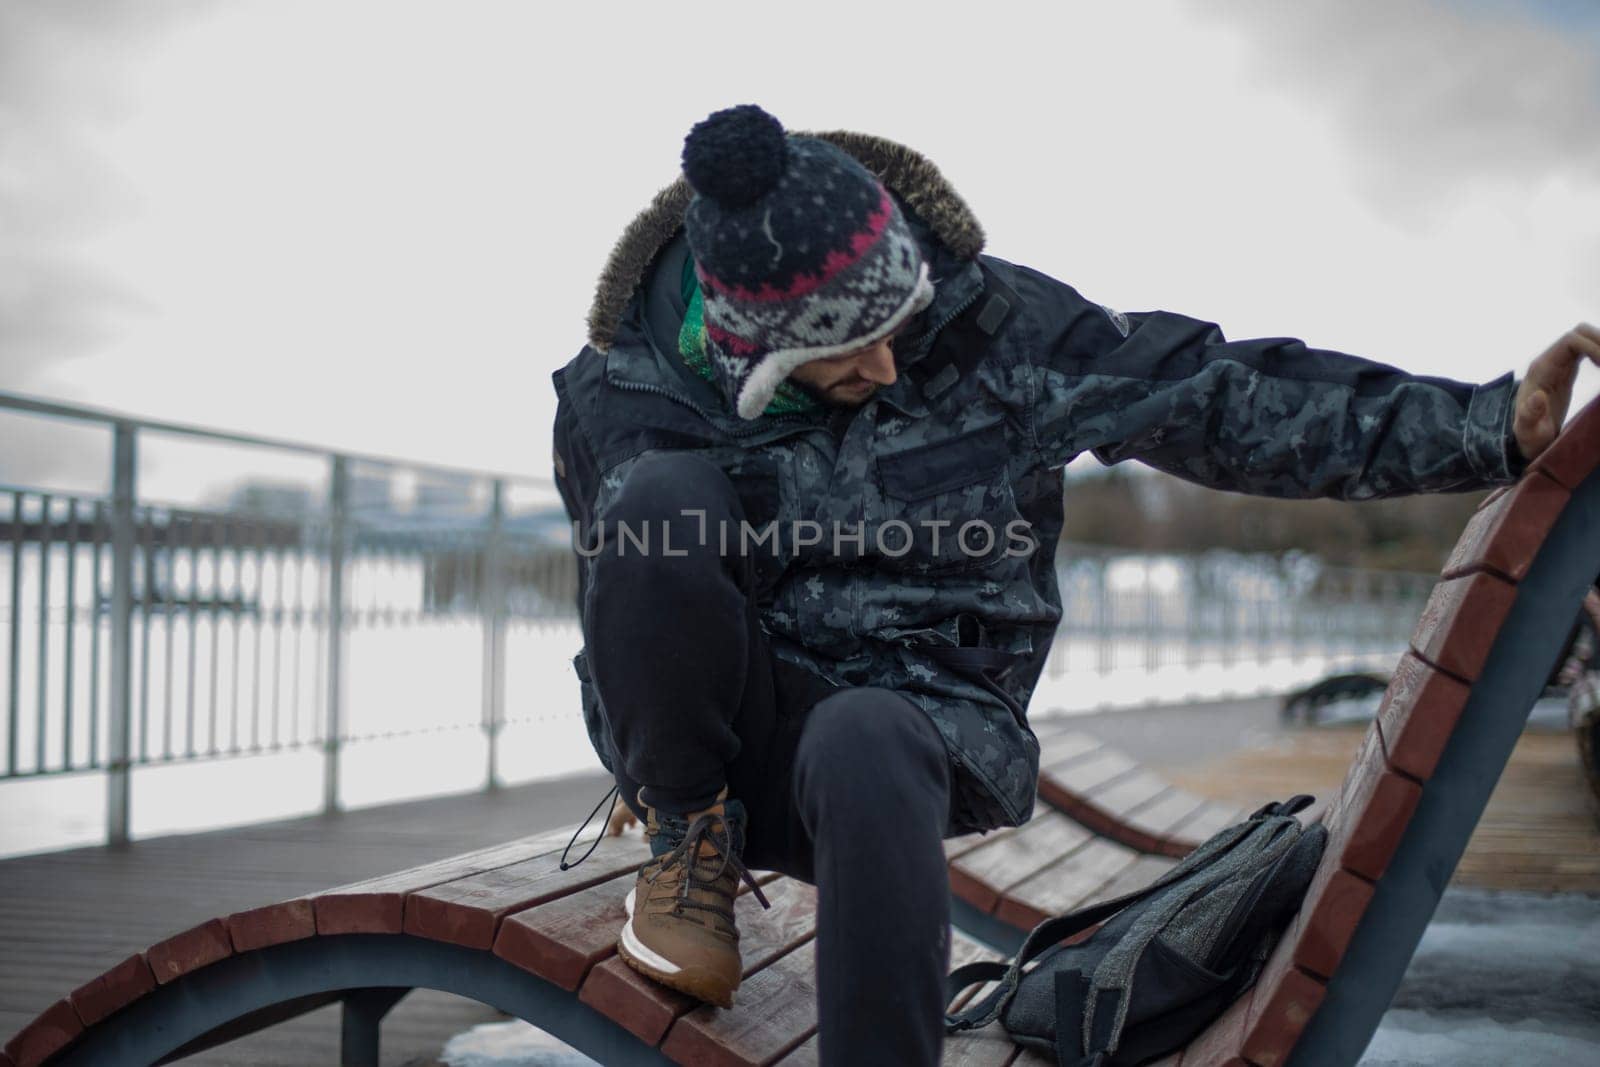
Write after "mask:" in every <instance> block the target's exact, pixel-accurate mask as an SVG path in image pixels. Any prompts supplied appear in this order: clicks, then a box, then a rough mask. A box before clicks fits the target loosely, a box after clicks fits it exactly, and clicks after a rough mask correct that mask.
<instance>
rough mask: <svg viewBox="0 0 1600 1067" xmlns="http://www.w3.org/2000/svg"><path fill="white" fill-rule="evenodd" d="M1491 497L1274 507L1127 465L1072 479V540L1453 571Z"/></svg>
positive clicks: (1281, 503)
mask: <svg viewBox="0 0 1600 1067" xmlns="http://www.w3.org/2000/svg"><path fill="white" fill-rule="evenodd" d="M1486 495H1487V494H1486V493H1484V492H1472V493H1430V494H1425V495H1421V496H1408V497H1396V498H1393V499H1388V500H1365V501H1341V500H1274V499H1271V498H1268V497H1257V496H1246V495H1244V494H1242V493H1230V492H1219V491H1217V490H1215V489H1205V488H1201V487H1200V486H1197V485H1193V484H1191V483H1189V482H1185V481H1182V480H1181V479H1178V478H1175V477H1173V476H1171V475H1168V474H1163V473H1161V472H1159V471H1155V470H1151V469H1149V468H1137V469H1136V468H1134V467H1132V466H1131V465H1119V466H1115V467H1110V468H1105V469H1103V470H1094V471H1087V472H1084V473H1082V474H1077V473H1076V472H1074V475H1073V476H1072V477H1070V478H1069V479H1068V481H1067V489H1066V525H1065V528H1064V530H1063V534H1062V536H1063V537H1064V538H1066V539H1067V540H1069V541H1075V542H1079V543H1086V544H1098V545H1111V546H1116V547H1119V548H1135V549H1144V550H1148V551H1156V552H1177V553H1189V552H1200V551H1203V550H1205V549H1211V548H1228V549H1233V550H1235V551H1240V552H1268V553H1282V552H1288V551H1292V550H1300V551H1303V552H1311V553H1314V554H1315V555H1317V556H1320V557H1321V558H1323V559H1325V560H1327V561H1328V562H1330V563H1340V564H1347V565H1350V566H1360V567H1376V568H1387V569H1394V570H1407V571H1420V572H1424V573H1427V572H1435V571H1438V570H1439V568H1440V567H1442V566H1443V564H1444V561H1445V557H1447V556H1448V555H1449V554H1450V549H1451V548H1452V547H1454V545H1455V543H1456V539H1457V538H1458V537H1460V535H1461V530H1462V527H1464V526H1465V525H1466V523H1467V520H1468V519H1470V518H1471V517H1472V513H1473V511H1474V510H1475V509H1476V508H1477V506H1478V504H1479V503H1480V502H1481V501H1482V500H1483V498H1484V497H1485V496H1486Z"/></svg>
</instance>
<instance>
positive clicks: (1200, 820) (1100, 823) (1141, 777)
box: [1036, 722, 1284, 857]
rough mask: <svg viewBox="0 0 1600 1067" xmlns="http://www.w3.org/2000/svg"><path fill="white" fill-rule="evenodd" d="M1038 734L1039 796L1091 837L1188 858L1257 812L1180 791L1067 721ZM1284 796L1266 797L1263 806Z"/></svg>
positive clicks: (1049, 725) (1041, 728) (1044, 726)
mask: <svg viewBox="0 0 1600 1067" xmlns="http://www.w3.org/2000/svg"><path fill="white" fill-rule="evenodd" d="M1036 732H1037V733H1038V737H1039V748H1040V752H1039V799H1040V800H1042V801H1044V802H1045V803H1046V804H1048V805H1049V806H1050V807H1052V808H1054V809H1055V810H1057V811H1059V812H1061V813H1062V814H1064V815H1066V816H1067V817H1068V818H1070V819H1072V820H1073V821H1074V822H1077V823H1079V824H1080V825H1082V826H1083V827H1084V828H1085V829H1087V830H1089V831H1090V832H1092V833H1095V834H1099V835H1100V836H1102V837H1106V838H1110V839H1111V840H1112V841H1116V842H1118V843H1120V844H1122V845H1125V846H1127V847H1128V848H1130V849H1133V850H1134V851H1136V852H1146V853H1151V854H1153V855H1157V856H1172V857H1181V856H1186V855H1188V854H1189V853H1190V852H1192V851H1193V850H1194V847H1195V846H1196V845H1198V844H1199V843H1200V842H1202V841H1204V840H1205V839H1206V838H1208V837H1210V836H1211V835H1212V834H1214V833H1216V832H1217V831H1218V830H1220V829H1222V828H1223V827H1225V826H1231V825H1233V824H1234V823H1236V822H1238V821H1239V820H1240V819H1242V818H1244V817H1245V816H1246V815H1248V814H1249V813H1250V812H1249V811H1242V810H1240V809H1237V808H1235V807H1233V806H1232V805H1228V804H1217V803H1215V802H1213V801H1210V800H1207V799H1206V798H1204V797H1201V796H1197V795H1195V794H1194V793H1190V792H1186V791H1185V790H1182V789H1179V788H1177V787H1176V786H1174V785H1173V784H1172V783H1170V782H1167V781H1165V780H1163V779H1162V778H1161V776H1160V775H1157V774H1154V773H1152V772H1151V771H1148V770H1145V769H1144V768H1143V767H1141V766H1140V765H1139V764H1138V762H1137V761H1136V760H1134V759H1133V758H1131V757H1130V756H1128V755H1126V754H1125V753H1122V752H1119V751H1117V750H1116V749H1115V748H1112V747H1111V746H1109V745H1105V744H1102V743H1101V742H1100V741H1099V740H1098V739H1096V738H1094V737H1092V736H1090V735H1089V734H1086V733H1083V732H1081V731H1078V730H1074V729H1072V728H1071V726H1069V725H1067V724H1063V723H1059V722H1056V723H1049V722H1047V723H1043V724H1041V725H1040V726H1039V727H1038V729H1037V731H1036ZM1282 799H1284V798H1282V797H1262V798H1261V802H1262V803H1263V804H1264V803H1266V802H1267V801H1269V800H1282ZM1257 806H1258V807H1259V805H1257ZM1250 810H1251V811H1253V810H1255V809H1254V808H1251V809H1250Z"/></svg>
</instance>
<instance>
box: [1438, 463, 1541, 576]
mask: <svg viewBox="0 0 1600 1067" xmlns="http://www.w3.org/2000/svg"><path fill="white" fill-rule="evenodd" d="M1571 495H1572V494H1571V493H1569V492H1568V491H1567V490H1566V489H1565V488H1563V487H1562V486H1561V485H1560V484H1559V483H1558V482H1556V481H1555V480H1554V479H1552V478H1549V477H1548V476H1546V475H1544V474H1540V473H1537V472H1535V473H1532V474H1529V475H1528V476H1527V477H1525V478H1523V479H1522V480H1521V481H1519V482H1518V483H1517V484H1516V485H1514V486H1512V487H1510V491H1509V492H1507V493H1504V494H1502V495H1500V496H1498V497H1497V498H1496V499H1495V501H1494V502H1493V503H1492V504H1488V505H1487V506H1485V507H1482V508H1480V509H1479V510H1478V511H1477V512H1476V513H1475V514H1474V515H1473V516H1472V518H1471V519H1470V520H1469V521H1468V522H1467V528H1466V529H1465V530H1464V531H1462V534H1461V538H1460V540H1458V541H1457V542H1456V545H1455V548H1454V549H1453V550H1452V551H1451V553H1450V558H1449V559H1447V560H1446V561H1445V565H1444V572H1443V574H1444V577H1446V578H1457V577H1460V576H1462V575H1464V574H1468V573H1471V572H1472V571H1476V570H1482V569H1483V568H1485V567H1487V568H1490V569H1492V570H1495V571H1498V572H1499V573H1501V574H1503V575H1505V576H1506V577H1507V578H1510V579H1511V580H1512V581H1521V580H1522V576H1523V575H1524V574H1526V573H1527V572H1528V565H1529V564H1530V563H1532V562H1533V557H1534V556H1535V555H1536V554H1538V551H1539V546H1540V545H1542V544H1544V538H1545V534H1547V533H1549V532H1550V527H1552V526H1554V525H1555V521H1556V519H1557V518H1558V517H1559V516H1560V514H1561V510H1562V509H1563V508H1565V507H1566V506H1567V501H1568V499H1570V498H1571Z"/></svg>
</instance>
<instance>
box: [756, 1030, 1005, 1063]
mask: <svg viewBox="0 0 1600 1067" xmlns="http://www.w3.org/2000/svg"><path fill="white" fill-rule="evenodd" d="M941 1052H942V1054H941V1056H940V1058H939V1063H940V1065H941V1067H1006V1065H1007V1064H1009V1063H1010V1062H1011V1061H1012V1060H1014V1059H1016V1057H1017V1046H1016V1045H1015V1044H1013V1043H1012V1041H1011V1038H1009V1037H1008V1036H1006V1031H1005V1027H1003V1026H1001V1025H1000V1024H999V1023H998V1022H995V1023H990V1024H989V1025H988V1026H985V1027H982V1028H980V1029H977V1030H965V1031H963V1032H961V1033H959V1034H949V1035H947V1036H946V1037H945V1039H944V1048H943V1049H942V1050H941ZM784 1062H785V1064H787V1062H788V1061H787V1060H786V1061H784Z"/></svg>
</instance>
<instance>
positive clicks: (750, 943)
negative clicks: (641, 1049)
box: [578, 878, 817, 1045]
mask: <svg viewBox="0 0 1600 1067" xmlns="http://www.w3.org/2000/svg"><path fill="white" fill-rule="evenodd" d="M762 892H763V893H765V894H766V896H767V899H768V900H769V902H770V903H771V904H772V907H771V908H770V909H763V908H762V907H761V904H760V902H759V901H757V900H756V899H755V897H754V895H753V894H751V893H749V892H748V891H747V892H744V893H741V894H740V895H739V898H738V900H737V901H735V903H734V914H735V915H736V916H737V917H738V922H739V956H740V959H741V961H742V962H743V964H744V974H745V983H748V982H749V979H750V976H751V975H753V974H755V973H756V972H758V971H759V970H760V969H761V968H762V967H764V966H767V965H768V964H770V963H771V962H772V961H773V960H775V959H777V958H779V957H780V956H782V955H783V954H785V953H787V952H789V951H790V950H792V949H793V948H794V947H795V946H796V945H797V944H800V943H801V942H804V941H807V940H809V939H810V938H811V936H812V934H813V932H814V930H815V926H816V902H817V896H816V890H815V889H814V888H813V887H812V886H809V885H807V884H806V883H804V882H799V881H796V880H794V879H792V878H783V879H779V880H778V881H775V882H772V883H769V884H768V885H766V886H764V887H763V888H762ZM613 936H615V935H614V934H613ZM621 971H627V972H628V974H627V975H625V974H622V973H621ZM630 975H632V976H635V977H637V972H635V971H634V970H633V968H631V967H629V966H628V965H627V963H625V962H624V961H623V960H622V959H621V958H619V957H611V958H608V959H606V960H604V961H603V962H601V963H598V964H596V965H595V966H594V967H593V968H592V969H591V970H590V971H589V976H588V977H587V978H586V979H584V982H583V985H582V986H581V987H579V991H578V996H579V999H580V1000H582V1001H583V1002H584V1003H585V1004H588V1005H589V1006H590V1007H592V1008H594V1009H596V1010H597V1011H599V1012H600V1013H601V1014H603V1015H605V1016H606V1017H607V1018H610V1019H612V1020H614V1021H615V1022H617V1023H619V1024H620V1025H622V1026H623V1027H624V1028H626V1029H628V1030H629V1031H630V1032H632V1033H634V1034H635V1035H637V1036H639V1037H640V1038H641V1039H643V1040H645V1041H647V1042H648V1043H649V1044H652V1045H654V1044H656V1043H658V1042H659V1041H660V1040H661V1037H662V1035H663V1034H664V1033H666V1030H667V1027H668V1026H670V1025H671V1024H672V1021H673V1020H674V1019H676V1018H677V1017H678V1016H680V1015H682V1014H683V1013H684V1012H686V1011H688V1010H689V1009H690V1008H692V1007H693V1006H694V1005H695V1004H696V1003H697V1002H696V1001H694V1000H692V999H690V998H686V997H682V996H680V995H679V994H677V993H674V992H673V991H672V990H670V989H668V988H666V987H665V986H663V985H660V984H659V983H656V982H652V981H650V980H649V979H644V980H643V981H638V982H636V981H633V980H632V978H631V977H629V976H630ZM745 988H746V985H744V984H741V986H740V989H739V992H737V993H735V994H734V1004H735V1010H736V1011H737V1010H738V1009H739V1008H740V1007H745V1008H748V1007H749V1006H751V1004H752V1003H754V1002H753V1001H752V1000H751V999H750V996H751V995H749V994H747V993H746V992H745Z"/></svg>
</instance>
